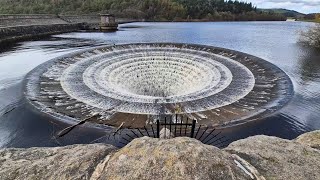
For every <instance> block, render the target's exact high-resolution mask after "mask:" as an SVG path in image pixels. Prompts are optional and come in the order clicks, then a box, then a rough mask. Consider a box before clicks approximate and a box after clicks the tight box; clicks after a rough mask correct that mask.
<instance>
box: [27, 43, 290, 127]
mask: <svg viewBox="0 0 320 180" xmlns="http://www.w3.org/2000/svg"><path fill="white" fill-rule="evenodd" d="M25 85H26V86H25V87H26V88H25V95H26V99H27V100H28V102H30V104H31V105H32V106H34V107H35V108H36V109H38V110H39V111H41V112H43V113H45V114H48V115H50V116H52V117H54V118H56V119H58V120H61V121H67V122H77V121H81V120H83V119H88V118H89V122H91V124H93V125H99V126H101V125H102V126H103V125H107V126H119V125H120V124H122V123H123V125H124V127H131V128H139V127H143V126H146V125H148V124H153V123H155V121H156V120H157V119H159V117H160V116H162V115H167V116H171V115H172V116H173V115H175V114H183V115H185V116H187V117H189V118H191V119H195V120H197V123H198V124H203V125H207V126H220V127H221V126H228V125H236V124H239V123H244V122H246V121H252V120H256V119H259V118H262V117H265V116H267V115H270V114H271V113H273V112H275V111H277V110H279V109H280V108H281V107H283V106H284V105H285V104H287V102H288V101H289V100H290V98H291V97H292V95H293V87H292V83H291V80H290V79H289V77H288V76H287V75H286V74H285V73H284V72H283V71H282V70H281V69H279V68H278V67H276V66H275V65H273V64H271V63H269V62H267V61H265V60H262V59H260V58H257V57H254V56H251V55H248V54H244V53H241V52H237V51H233V50H228V49H222V48H217V47H211V46H202V45H187V44H125V45H116V46H105V47H98V48H94V49H90V50H85V51H81V52H77V53H73V54H68V55H65V56H62V57H59V58H56V59H54V60H51V61H49V62H46V63H44V64H42V65H40V66H38V67H37V68H35V69H34V70H33V71H31V72H30V73H29V74H28V75H27V77H26V79H25Z"/></svg>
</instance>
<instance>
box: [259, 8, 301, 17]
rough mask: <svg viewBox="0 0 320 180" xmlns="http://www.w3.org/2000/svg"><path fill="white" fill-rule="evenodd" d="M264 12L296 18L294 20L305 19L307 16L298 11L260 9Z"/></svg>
mask: <svg viewBox="0 0 320 180" xmlns="http://www.w3.org/2000/svg"><path fill="white" fill-rule="evenodd" d="M259 10H260V11H262V12H265V13H278V14H282V15H284V16H285V17H294V18H301V17H304V16H305V15H306V14H303V13H300V12H298V11H294V10H288V9H280V8H279V9H259Z"/></svg>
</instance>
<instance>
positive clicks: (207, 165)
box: [0, 132, 320, 180]
mask: <svg viewBox="0 0 320 180" xmlns="http://www.w3.org/2000/svg"><path fill="white" fill-rule="evenodd" d="M318 133H319V132H313V133H308V134H305V135H303V136H300V137H299V138H297V139H296V140H293V141H289V140H284V139H280V138H276V137H268V136H254V137H250V138H247V139H243V140H239V141H236V142H234V143H232V144H230V145H229V146H228V147H227V148H226V149H223V150H221V149H218V148H215V147H213V146H208V145H205V144H202V143H201V142H199V141H197V140H195V139H190V138H174V139H169V140H166V139H153V138H149V137H143V138H140V139H135V140H134V141H132V142H131V143H130V144H128V145H127V146H125V147H124V148H122V149H120V150H117V149H116V148H114V147H112V146H110V145H102V144H92V145H73V146H67V147H58V148H31V149H3V150H0V179H90V180H96V179H97V180H98V179H99V180H100V179H108V180H109V179H110V180H113V179H139V180H140V179H150V180H151V179H161V180H162V179H170V180H171V179H185V180H189V179H217V180H224V179H228V180H229V179H232V180H233V179H257V180H268V179H281V180H282V179H285V180H291V179H295V180H305V179H308V180H309V179H310V180H317V179H320V178H319V177H320V171H319V169H320V150H318V149H316V148H312V147H318V146H315V144H316V143H317V142H319V138H318V137H319V136H318V135H319V134H318ZM310 146H311V147H310Z"/></svg>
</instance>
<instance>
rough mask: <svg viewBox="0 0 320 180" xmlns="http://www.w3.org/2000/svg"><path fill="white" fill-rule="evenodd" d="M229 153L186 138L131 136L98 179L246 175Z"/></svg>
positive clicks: (234, 177) (218, 177)
mask: <svg viewBox="0 0 320 180" xmlns="http://www.w3.org/2000/svg"><path fill="white" fill-rule="evenodd" d="M248 178H250V177H249V175H248V174H246V172H245V171H244V170H242V169H241V168H239V167H238V166H237V164H236V163H235V158H233V157H232V156H231V154H229V153H226V152H223V151H221V150H220V149H218V148H215V147H213V146H208V145H204V144H202V143H201V142H199V141H197V140H195V139H190V138H175V139H171V140H158V139H152V138H148V137H144V138H141V139H137V140H134V141H133V142H131V143H130V144H129V145H127V146H126V147H124V148H122V149H121V150H120V151H119V152H117V153H115V154H114V155H113V156H112V157H111V159H110V160H109V162H108V165H107V166H105V169H104V170H103V172H102V174H101V176H100V177H99V178H98V179H228V180H229V179H248Z"/></svg>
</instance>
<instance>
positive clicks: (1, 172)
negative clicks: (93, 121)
mask: <svg viewBox="0 0 320 180" xmlns="http://www.w3.org/2000/svg"><path fill="white" fill-rule="evenodd" d="M114 150H116V148H115V147H113V146H111V145H102V144H92V145H72V146H66V147H56V148H30V149H2V150H0V179H6V180H10V179H12V180H13V179H21V180H26V179H39V180H40V179H89V178H90V177H91V175H92V173H93V171H94V169H95V167H96V165H97V164H99V162H100V161H101V160H103V159H104V158H105V157H106V156H107V155H108V154H109V153H111V152H112V151H114Z"/></svg>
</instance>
